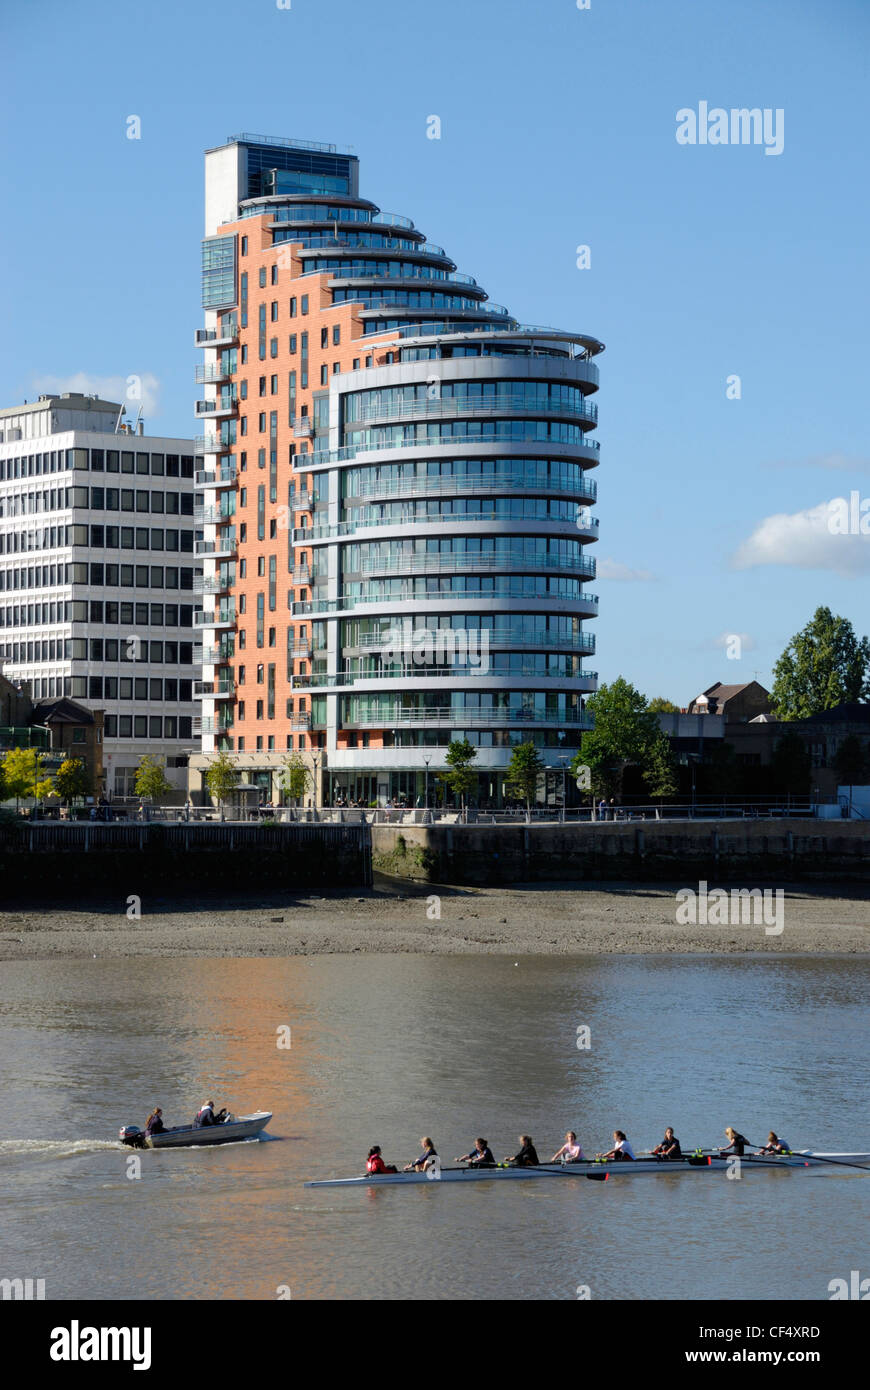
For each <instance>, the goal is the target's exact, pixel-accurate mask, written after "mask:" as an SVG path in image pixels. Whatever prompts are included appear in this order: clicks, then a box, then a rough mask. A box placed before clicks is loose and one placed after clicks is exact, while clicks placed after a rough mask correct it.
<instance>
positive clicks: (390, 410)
mask: <svg viewBox="0 0 870 1390" xmlns="http://www.w3.org/2000/svg"><path fill="white" fill-rule="evenodd" d="M577 395H578V399H577V400H576V401H558V400H548V399H546V398H545V397H543V396H542V397H539V398H537V399H535V398H530V397H525V396H521V395H510V396H507V395H505V396H498V397H495V398H488V397H481V396H446V397H442V398H441V399H440V400H431V401H430V400H424V401H418V400H414V401H390V402H385V403H384V404H382V405H377V404H372V405H364V404H361V405H359V406H358V407H357V410H356V412H355V414H354V417H353V418H352V419H348V418H346V419H345V429H346V430H352V429H354V428H355V427H356V426H358V425H362V424H367V423H370V422H371V421H372V420H428V419H439V418H447V419H456V418H457V417H461V416H466V415H474V416H479V415H486V416H493V417H495V416H499V415H530V416H534V415H564V416H566V417H568V418H570V419H572V420H588V421H589V422H590V423H591V424H597V423H598V406H597V405H595V403H594V402H593V401H587V400H585V399H584V398H583V397H582V396H581V395H580V393H579V392H578V393H577Z"/></svg>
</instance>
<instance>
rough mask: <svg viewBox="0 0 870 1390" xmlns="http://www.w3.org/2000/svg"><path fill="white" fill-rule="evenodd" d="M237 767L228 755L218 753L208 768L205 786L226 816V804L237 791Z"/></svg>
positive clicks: (222, 813)
mask: <svg viewBox="0 0 870 1390" xmlns="http://www.w3.org/2000/svg"><path fill="white" fill-rule="evenodd" d="M237 776H238V774H237V772H236V766H235V763H234V762H233V760H232V758H231V757H230V756H229V754H228V753H218V755H217V757H216V758H214V759H213V760H212V761H211V762H210V763H209V765H208V767H207V768H206V772H205V785H206V786H207V787H208V791H209V795H210V796H211V798H212V799H213V800H214V801H216V802H217V803H218V805H219V806H220V808H221V820H223V815H224V802H225V801H226V800H227V798H228V797H229V796H230V795H231V794H232V793H233V792H234V791H235V788H236V781H237Z"/></svg>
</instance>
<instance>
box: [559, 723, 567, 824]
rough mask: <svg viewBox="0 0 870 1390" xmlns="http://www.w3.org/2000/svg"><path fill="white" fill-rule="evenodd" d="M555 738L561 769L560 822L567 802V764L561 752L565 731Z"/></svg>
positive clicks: (561, 731) (562, 730)
mask: <svg viewBox="0 0 870 1390" xmlns="http://www.w3.org/2000/svg"><path fill="white" fill-rule="evenodd" d="M556 737H557V738H558V740H559V763H560V764H561V767H562V814H561V816H560V817H559V819H560V820H561V821H564V819H565V804H566V800H567V786H566V782H565V778H566V775H567V764H568V754H567V753H563V752H562V745H563V743H564V742H565V730H564V729H560V730H559V732H558V733H557V735H556Z"/></svg>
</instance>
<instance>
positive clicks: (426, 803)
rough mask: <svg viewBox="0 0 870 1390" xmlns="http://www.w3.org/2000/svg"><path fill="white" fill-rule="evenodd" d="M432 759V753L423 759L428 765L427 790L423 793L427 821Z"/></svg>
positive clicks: (426, 765)
mask: <svg viewBox="0 0 870 1390" xmlns="http://www.w3.org/2000/svg"><path fill="white" fill-rule="evenodd" d="M431 761H432V754H431V753H430V754H429V756H428V758H424V759H423V762H424V764H425V767H426V790H425V793H424V795H423V802H424V805H425V815H424V817H423V819H424V820H426V821H428V819H429V764H430V763H431Z"/></svg>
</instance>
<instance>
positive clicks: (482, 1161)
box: [453, 1139, 496, 1168]
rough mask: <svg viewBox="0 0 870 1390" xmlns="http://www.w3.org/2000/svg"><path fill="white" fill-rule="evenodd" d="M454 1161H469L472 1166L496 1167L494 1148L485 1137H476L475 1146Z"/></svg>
mask: <svg viewBox="0 0 870 1390" xmlns="http://www.w3.org/2000/svg"><path fill="white" fill-rule="evenodd" d="M453 1161H454V1163H467V1164H468V1166H469V1167H470V1168H495V1167H496V1161H495V1159H494V1158H493V1156H492V1149H491V1148H490V1147H489V1144H487V1142H486V1140H485V1139H475V1141H474V1148H473V1149H471V1150H470V1151H469V1152H468V1153H467V1154H463V1155H462V1156H461V1158H456V1159H454V1160H453Z"/></svg>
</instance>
